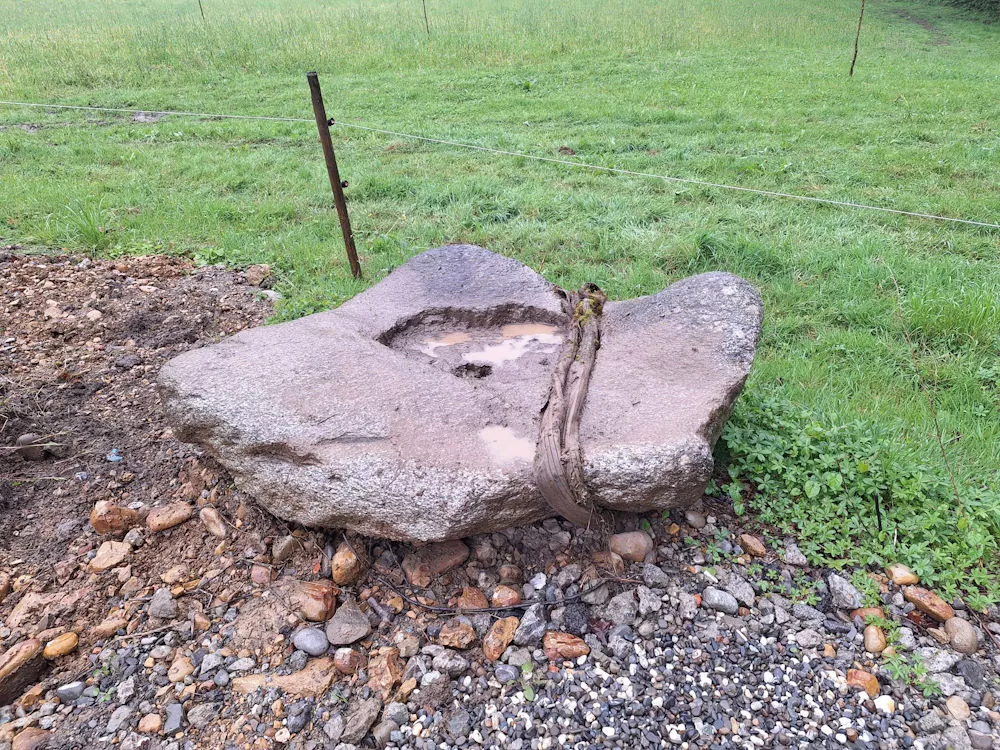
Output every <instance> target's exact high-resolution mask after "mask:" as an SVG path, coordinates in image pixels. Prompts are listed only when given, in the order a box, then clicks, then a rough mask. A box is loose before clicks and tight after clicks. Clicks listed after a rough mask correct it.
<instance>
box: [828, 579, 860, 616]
mask: <svg viewBox="0 0 1000 750" xmlns="http://www.w3.org/2000/svg"><path fill="white" fill-rule="evenodd" d="M826 584H827V586H829V587H830V596H831V598H832V600H833V606H834V607H836V608H837V609H857V608H858V607H860V606H862V604H863V603H864V598H863V597H862V596H861V592H860V591H858V590H857V589H856V588H855V587H854V585H853V584H852V583H851V582H850V581H848V580H847V579H846V578H843V577H841V576H838V575H837V574H836V573H831V574H830V575H829V576H828V577H827V579H826Z"/></svg>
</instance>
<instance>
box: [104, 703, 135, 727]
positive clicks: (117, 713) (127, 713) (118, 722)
mask: <svg viewBox="0 0 1000 750" xmlns="http://www.w3.org/2000/svg"><path fill="white" fill-rule="evenodd" d="M131 718H132V709H131V707H129V706H119V707H118V708H116V709H115V710H114V713H112V714H111V718H110V719H108V726H107V727H106V728H105V730H104V731H105V732H107V733H108V734H115V733H116V732H117V731H118V730H119V729H121V728H122V727H123V726H125V725H126V724H127V723H128V721H129V719H131Z"/></svg>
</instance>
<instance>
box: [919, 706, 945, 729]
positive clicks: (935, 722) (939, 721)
mask: <svg viewBox="0 0 1000 750" xmlns="http://www.w3.org/2000/svg"><path fill="white" fill-rule="evenodd" d="M944 727H945V720H944V717H943V716H942V715H941V713H940V712H939V711H928V712H927V713H926V714H924V715H923V716H921V717H920V718H919V719H917V729H918V730H920V733H921V734H933V733H934V732H940V731H941V730H942V729H944Z"/></svg>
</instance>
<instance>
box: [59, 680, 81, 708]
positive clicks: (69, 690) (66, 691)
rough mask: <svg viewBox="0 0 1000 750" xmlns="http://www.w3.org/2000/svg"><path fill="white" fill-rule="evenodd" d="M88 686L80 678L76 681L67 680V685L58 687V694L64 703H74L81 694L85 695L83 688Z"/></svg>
mask: <svg viewBox="0 0 1000 750" xmlns="http://www.w3.org/2000/svg"><path fill="white" fill-rule="evenodd" d="M85 687H86V685H84V684H83V683H82V682H80V681H79V680H77V681H75V682H67V683H66V684H65V685H60V686H59V687H57V688H56V695H58V696H59V700H61V701H62V702H63V703H72V702H73V701H75V700H76V699H77V698H79V697H80V696H81V695H83V689H84V688H85Z"/></svg>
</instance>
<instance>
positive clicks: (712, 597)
mask: <svg viewBox="0 0 1000 750" xmlns="http://www.w3.org/2000/svg"><path fill="white" fill-rule="evenodd" d="M701 603H702V604H703V605H704V606H705V607H707V608H708V609H714V610H716V611H717V612H725V613H726V614H727V615H735V614H736V613H737V612H739V609H740V605H739V604H738V603H737V602H736V597H735V596H733V595H732V594H730V593H729V592H728V591H723V590H722V589H717V588H715V587H713V586H709V587H708V588H706V589H705V590H704V591H703V592H702V593H701Z"/></svg>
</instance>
